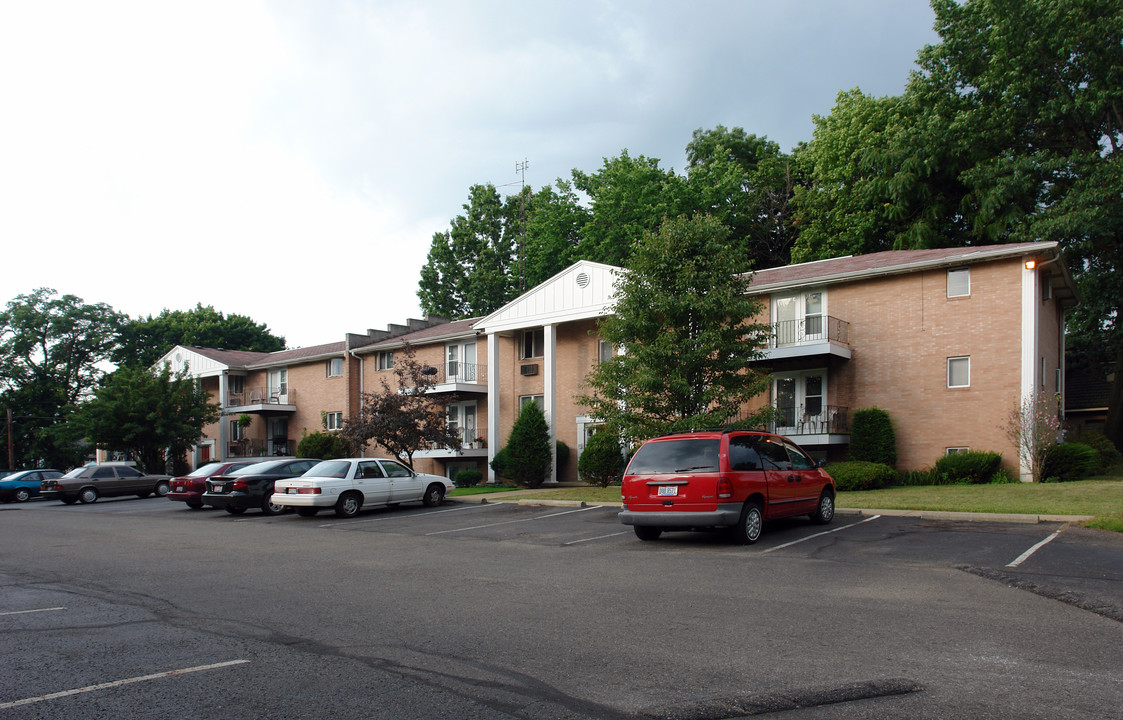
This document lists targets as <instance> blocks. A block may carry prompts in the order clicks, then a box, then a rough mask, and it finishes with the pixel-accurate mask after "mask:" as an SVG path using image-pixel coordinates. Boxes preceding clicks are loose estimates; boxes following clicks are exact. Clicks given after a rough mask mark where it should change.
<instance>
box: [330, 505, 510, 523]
mask: <svg viewBox="0 0 1123 720" xmlns="http://www.w3.org/2000/svg"><path fill="white" fill-rule="evenodd" d="M489 507H499V504H498V503H480V504H478V505H463V506H460V507H454V508H445V509H443V510H429V511H427V512H419V513H410V514H408V515H380V516H378V517H372V518H366V519H365V520H352V521H350V522H348V523H345V524H342V525H341V524H339V523H328V524H324V525H320V526H319V527H322V528H348V527H353V526H355V525H361V524H363V523H372V522H384V521H386V520H399V519H405V518H415V517H421V516H422V515H437V514H439V513H447V512H460V511H461V510H476V509H479V508H489ZM329 509H330V508H329Z"/></svg>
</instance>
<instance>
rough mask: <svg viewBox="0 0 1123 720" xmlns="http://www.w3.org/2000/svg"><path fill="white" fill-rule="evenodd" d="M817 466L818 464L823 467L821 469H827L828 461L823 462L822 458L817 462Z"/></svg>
mask: <svg viewBox="0 0 1123 720" xmlns="http://www.w3.org/2000/svg"><path fill="white" fill-rule="evenodd" d="M815 464H816V465H818V466H819V467H821V468H822V467H826V466H827V461H826V460H823V459H822V458H819V462H817V463H815Z"/></svg>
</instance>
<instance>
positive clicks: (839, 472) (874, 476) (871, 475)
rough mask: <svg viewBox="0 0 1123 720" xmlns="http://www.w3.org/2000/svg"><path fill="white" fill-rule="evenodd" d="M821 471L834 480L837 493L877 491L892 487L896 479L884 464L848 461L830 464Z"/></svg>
mask: <svg viewBox="0 0 1123 720" xmlns="http://www.w3.org/2000/svg"><path fill="white" fill-rule="evenodd" d="M823 469H824V470H826V471H827V472H828V473H829V474H830V476H831V477H832V478H834V486H835V489H837V490H838V491H839V492H843V491H846V490H877V489H878V488H883V487H886V486H888V485H892V484H893V483H894V481H896V479H897V473H896V471H894V470H893V468H891V467H889V466H888V465H886V464H885V463H873V462H865V461H862V460H850V461H848V462H839V463H831V464H830V465H827V466H826V467H825V468H823Z"/></svg>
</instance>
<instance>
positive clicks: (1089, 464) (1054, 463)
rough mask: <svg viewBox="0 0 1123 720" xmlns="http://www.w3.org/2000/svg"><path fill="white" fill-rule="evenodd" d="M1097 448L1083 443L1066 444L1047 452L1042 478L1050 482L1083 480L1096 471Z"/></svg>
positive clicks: (1052, 447)
mask: <svg viewBox="0 0 1123 720" xmlns="http://www.w3.org/2000/svg"><path fill="white" fill-rule="evenodd" d="M1097 460H1098V458H1097V455H1096V450H1095V448H1092V447H1088V446H1087V445H1085V444H1083V443H1075V442H1066V443H1059V444H1057V445H1053V446H1051V447H1050V448H1049V449H1048V450H1046V451H1045V469H1044V470H1042V472H1041V477H1042V478H1043V479H1044V480H1046V481H1048V482H1072V481H1073V480H1082V479H1084V478H1086V477H1088V476H1089V475H1091V474H1092V472H1093V471H1094V470H1095V469H1096V463H1097Z"/></svg>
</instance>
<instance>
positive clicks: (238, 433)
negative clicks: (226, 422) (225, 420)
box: [230, 420, 246, 442]
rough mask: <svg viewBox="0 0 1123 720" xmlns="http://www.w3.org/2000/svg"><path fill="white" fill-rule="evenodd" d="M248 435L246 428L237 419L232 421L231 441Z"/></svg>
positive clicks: (236, 440)
mask: <svg viewBox="0 0 1123 720" xmlns="http://www.w3.org/2000/svg"><path fill="white" fill-rule="evenodd" d="M245 437H246V429H245V427H243V426H242V423H240V422H238V421H237V420H231V421H230V442H238V441H239V440H242V439H243V438H245Z"/></svg>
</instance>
